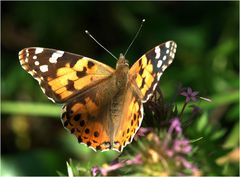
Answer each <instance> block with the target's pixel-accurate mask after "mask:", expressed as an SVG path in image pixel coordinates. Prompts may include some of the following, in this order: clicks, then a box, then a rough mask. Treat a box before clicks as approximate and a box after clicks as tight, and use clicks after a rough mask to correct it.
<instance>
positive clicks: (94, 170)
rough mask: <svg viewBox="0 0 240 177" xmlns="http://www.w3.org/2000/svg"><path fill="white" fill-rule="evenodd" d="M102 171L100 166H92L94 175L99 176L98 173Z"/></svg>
mask: <svg viewBox="0 0 240 177" xmlns="http://www.w3.org/2000/svg"><path fill="white" fill-rule="evenodd" d="M99 173H101V169H100V168H99V167H98V166H95V167H92V169H91V174H92V176H97V174H99Z"/></svg>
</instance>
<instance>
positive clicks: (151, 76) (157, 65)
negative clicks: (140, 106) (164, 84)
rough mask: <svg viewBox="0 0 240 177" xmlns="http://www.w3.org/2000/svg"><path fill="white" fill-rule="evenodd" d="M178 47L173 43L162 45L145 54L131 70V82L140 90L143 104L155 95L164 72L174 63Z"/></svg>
mask: <svg viewBox="0 0 240 177" xmlns="http://www.w3.org/2000/svg"><path fill="white" fill-rule="evenodd" d="M176 48H177V45H176V43H175V42H173V41H168V42H166V43H163V44H160V45H158V46H156V47H155V48H153V49H151V50H149V51H148V52H147V53H146V54H144V55H143V56H142V57H141V58H140V59H139V60H138V61H137V62H136V63H135V64H134V65H133V66H132V67H131V69H130V71H129V80H130V81H131V82H132V84H133V85H134V87H136V89H138V90H139V91H140V92H139V94H140V95H139V96H140V97H141V99H142V102H143V103H144V102H146V101H147V100H148V99H149V98H150V97H151V96H152V94H153V91H154V90H155V88H156V86H157V85H158V82H159V80H160V77H161V75H162V73H163V71H164V70H165V69H166V68H167V67H168V66H169V65H170V64H171V63H172V61H173V59H174V56H175V53H176Z"/></svg>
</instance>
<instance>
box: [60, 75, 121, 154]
mask: <svg viewBox="0 0 240 177" xmlns="http://www.w3.org/2000/svg"><path fill="white" fill-rule="evenodd" d="M114 77H115V75H114V74H113V75H111V76H109V77H108V78H107V79H106V80H104V81H103V82H101V83H99V84H98V85H96V86H94V87H92V88H91V89H89V90H87V91H86V92H84V93H82V94H79V95H77V96H76V97H74V99H72V100H71V101H70V102H68V103H67V104H66V105H65V106H64V108H63V114H62V122H63V125H64V127H65V128H67V129H68V130H69V131H70V132H71V133H72V134H74V135H75V136H76V137H77V139H78V141H79V143H83V144H86V145H87V146H89V147H91V148H92V149H94V150H101V151H104V150H109V149H111V147H112V136H111V135H112V127H113V122H112V117H111V100H112V99H113V97H114V95H116V93H117V91H118V90H117V89H116V88H115V87H114V85H115V78H114ZM111 86H112V87H111Z"/></svg>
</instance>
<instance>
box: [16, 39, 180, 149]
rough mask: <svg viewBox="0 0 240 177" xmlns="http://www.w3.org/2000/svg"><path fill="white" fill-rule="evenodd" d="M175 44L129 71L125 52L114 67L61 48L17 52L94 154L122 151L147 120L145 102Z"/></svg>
mask: <svg viewBox="0 0 240 177" xmlns="http://www.w3.org/2000/svg"><path fill="white" fill-rule="evenodd" d="M176 48H177V45H176V43H175V42H174V41H168V42H166V43H163V44H160V45H158V46H156V47H155V48H153V49H151V50H149V51H148V52H147V53H145V54H144V55H143V56H142V57H141V58H140V59H138V60H137V61H136V62H135V64H134V65H133V66H132V67H131V68H129V64H128V60H126V59H125V56H123V54H120V57H119V59H118V61H117V64H116V69H113V68H112V67H110V66H107V65H105V64H103V63H101V62H98V61H96V60H94V59H91V58H88V57H84V56H81V55H77V54H73V53H69V52H64V51H61V50H55V49H48V48H41V47H30V48H25V49H23V50H21V51H20V52H19V60H20V63H21V66H22V68H23V69H24V70H26V71H27V72H28V73H29V74H31V75H32V76H33V78H35V79H36V80H37V81H38V82H39V85H40V87H41V89H42V91H43V92H44V93H45V94H46V96H47V97H48V98H49V99H50V100H52V101H53V102H55V103H61V104H64V106H63V108H62V117H61V120H62V122H63V126H64V127H65V128H66V129H67V130H69V131H70V133H72V134H73V135H75V136H76V138H77V140H78V142H79V143H83V144H85V145H87V146H88V147H90V148H92V149H93V150H101V151H105V150H109V149H113V150H116V151H119V152H121V151H122V150H123V148H124V147H125V146H126V145H127V144H129V143H131V142H132V140H133V137H134V135H135V134H136V132H137V130H138V129H139V127H140V126H141V122H142V120H143V103H145V102H147V101H148V100H149V98H150V97H151V96H152V95H153V91H154V90H155V88H156V87H157V85H158V83H159V80H160V78H161V75H162V74H163V71H164V70H165V69H166V68H167V67H168V66H169V65H170V64H171V63H172V61H173V59H174V56H175V53H176Z"/></svg>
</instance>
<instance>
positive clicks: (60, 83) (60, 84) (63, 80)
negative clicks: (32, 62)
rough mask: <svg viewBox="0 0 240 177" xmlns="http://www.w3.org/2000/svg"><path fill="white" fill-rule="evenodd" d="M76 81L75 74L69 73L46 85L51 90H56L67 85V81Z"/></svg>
mask: <svg viewBox="0 0 240 177" xmlns="http://www.w3.org/2000/svg"><path fill="white" fill-rule="evenodd" d="M76 79H78V77H77V75H76V73H75V72H71V73H69V74H66V75H63V76H61V77H58V78H56V79H54V80H51V81H50V82H48V84H49V85H50V86H51V88H52V90H53V91H55V90H58V89H60V88H61V87H64V86H66V85H67V84H68V80H76Z"/></svg>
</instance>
